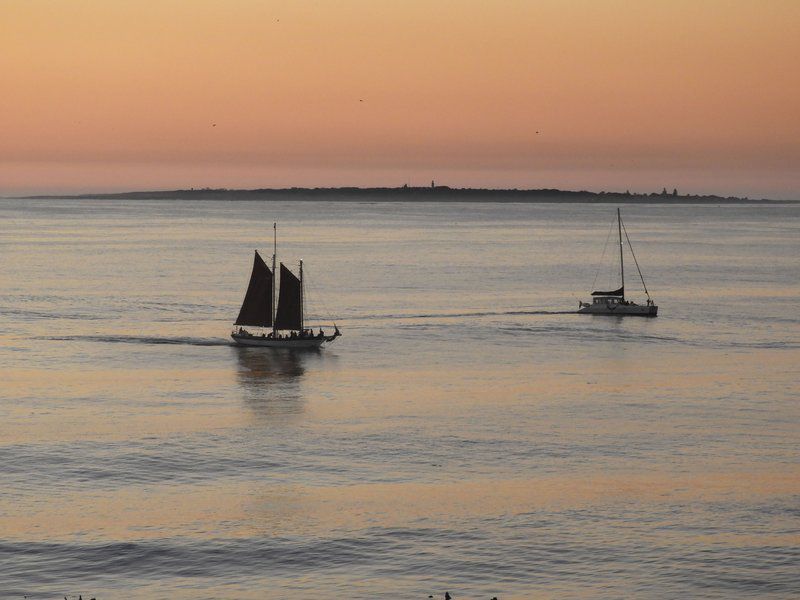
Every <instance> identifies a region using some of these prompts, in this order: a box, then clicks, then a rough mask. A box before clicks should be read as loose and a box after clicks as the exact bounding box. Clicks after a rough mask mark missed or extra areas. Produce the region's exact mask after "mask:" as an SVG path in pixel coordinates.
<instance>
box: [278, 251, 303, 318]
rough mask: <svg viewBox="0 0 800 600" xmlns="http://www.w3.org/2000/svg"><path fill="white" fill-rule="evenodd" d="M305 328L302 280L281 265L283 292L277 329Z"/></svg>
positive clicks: (279, 301) (280, 298) (281, 292)
mask: <svg viewBox="0 0 800 600" xmlns="http://www.w3.org/2000/svg"><path fill="white" fill-rule="evenodd" d="M302 328H303V289H302V285H301V284H300V280H299V279H298V278H297V277H296V276H295V275H294V273H292V272H291V271H290V270H289V269H287V268H286V266H285V265H284V264H283V263H281V291H280V296H279V298H278V311H277V312H276V313H275V329H298V330H299V329H302Z"/></svg>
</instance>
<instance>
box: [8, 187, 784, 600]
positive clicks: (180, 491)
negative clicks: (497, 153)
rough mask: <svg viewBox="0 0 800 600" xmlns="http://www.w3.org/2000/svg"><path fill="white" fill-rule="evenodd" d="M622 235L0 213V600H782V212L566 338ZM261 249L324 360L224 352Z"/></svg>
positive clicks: (744, 211)
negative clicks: (323, 335) (322, 338)
mask: <svg viewBox="0 0 800 600" xmlns="http://www.w3.org/2000/svg"><path fill="white" fill-rule="evenodd" d="M615 208H616V207H615V206H614V205H608V204H525V203H490V202H487V203H459V202H453V203H443V204H436V203H399V202H388V203H386V202H378V203H370V202H335V201H330V202H291V201H278V200H276V201H250V202H246V201H213V200H209V201H181V200H175V201H142V200H140V201H129V200H74V199H63V200H12V199H5V200H0V223H2V227H0V361H1V362H0V365H2V385H0V598H23V596H27V597H28V598H31V599H39V598H41V599H60V598H62V597H63V596H67V597H68V598H72V597H74V598H77V597H78V595H79V594H80V595H82V597H83V598H86V599H88V598H92V597H96V598H97V599H98V600H106V599H115V598H125V599H128V600H131V599H134V600H135V599H154V598H170V599H206V598H207V599H212V598H213V599H222V598H231V599H238V598H242V599H261V598H292V599H305V598H309V599H310V598H395V599H396V598H402V599H415V598H419V599H426V598H428V597H429V596H431V595H432V596H433V597H434V598H443V595H444V593H445V592H446V591H447V592H449V593H450V594H451V595H452V597H453V599H454V600H460V599H467V598H470V599H484V600H490V598H492V597H495V596H496V597H497V598H498V599H499V600H512V599H523V598H524V599H527V598H622V597H637V598H744V597H759V598H788V597H796V595H797V594H798V593H800V451H799V450H798V440H799V439H800V402H798V400H799V398H798V383H797V381H798V376H800V368H798V365H800V311H798V298H800V205H796V204H795V205H756V204H746V205H725V206H716V205H669V204H647V205H622V206H621V208H622V215H623V219H624V221H625V224H626V227H627V230H628V233H629V234H630V237H631V240H632V241H633V244H634V250H635V251H636V258H637V259H638V263H639V266H641V268H642V271H643V273H644V276H645V280H646V282H647V286H648V289H649V291H650V293H651V294H652V296H653V299H654V300H655V302H656V303H657V304H658V305H659V316H658V318H656V319H644V318H625V319H621V318H615V317H603V316H588V315H578V314H575V312H574V311H575V310H576V309H577V306H578V301H579V300H587V299H588V298H589V292H590V291H591V288H592V285H593V283H595V284H596V287H603V286H605V285H613V284H614V283H615V281H616V280H615V277H616V267H614V266H613V261H612V264H611V266H606V265H604V264H603V263H604V262H608V259H613V257H614V253H615V252H616V251H617V247H616V246H615V237H614V236H615V235H616V232H615V231H614V229H613V227H615V221H614V220H615V217H616V212H615ZM273 222H277V223H278V259H279V260H281V261H283V262H285V263H286V264H287V266H290V267H292V268H294V269H296V266H297V261H298V260H299V259H303V260H304V270H305V276H306V282H307V292H308V294H307V300H308V310H309V323H310V324H315V325H318V324H322V325H324V327H325V328H326V329H327V330H328V331H330V330H332V326H331V323H332V322H333V321H335V322H336V324H337V326H338V327H339V328H340V329H341V331H342V333H343V336H342V337H341V338H339V339H338V340H337V341H336V342H335V343H334V344H332V345H331V346H329V347H326V348H325V349H323V350H322V351H320V352H300V353H291V352H274V351H270V350H265V349H254V348H249V349H248V348H239V347H236V346H234V345H232V343H231V339H230V337H229V333H230V330H231V324H232V322H233V320H234V319H235V317H236V315H237V313H238V310H239V306H240V303H241V301H242V298H243V295H244V292H245V289H246V287H247V282H248V279H249V275H250V268H251V265H252V256H253V250H254V249H259V250H260V251H261V253H262V255H263V256H264V257H266V258H269V257H270V256H271V254H272V223H273ZM610 233H611V235H610V236H609V234H610ZM609 237H610V241H609V243H608V246H607V248H606V252H605V256H604V255H603V248H604V243H605V242H606V240H608V239H609ZM626 261H627V258H626ZM626 275H627V277H626V283H627V286H626V287H627V290H628V291H629V293H630V294H632V295H633V296H634V298H635V299H637V301H643V300H644V294H643V292H642V291H641V290H640V289H637V288H638V287H640V286H637V280H638V275H637V274H636V271H635V266H634V265H633V263H632V261H631V262H626Z"/></svg>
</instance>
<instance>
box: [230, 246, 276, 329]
mask: <svg viewBox="0 0 800 600" xmlns="http://www.w3.org/2000/svg"><path fill="white" fill-rule="evenodd" d="M281 266H283V265H281ZM236 324H237V325H251V326H254V327H271V326H272V271H270V270H269V267H268V266H267V265H266V263H265V262H264V259H262V258H261V256H259V254H258V251H256V256H255V259H254V260H253V272H252V274H251V275H250V284H249V285H248V286H247V293H246V294H245V296H244V302H242V309H241V310H240V311H239V316H238V317H237V318H236Z"/></svg>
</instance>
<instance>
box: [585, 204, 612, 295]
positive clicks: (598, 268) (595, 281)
mask: <svg viewBox="0 0 800 600" xmlns="http://www.w3.org/2000/svg"><path fill="white" fill-rule="evenodd" d="M614 221H616V219H614ZM614 221H611V225H609V226H608V235H607V236H606V243H605V244H603V254H602V255H601V256H600V262H599V263H598V265H597V271H595V274H594V280H593V281H592V289H591V290H590V291H592V292H593V291H594V290H596V289H597V288H595V287H594V284H595V283H597V277H598V276H599V275H600V269H602V268H603V259H604V258H605V257H606V250H607V249H608V240H610V239H611V232H612V231H613V230H614Z"/></svg>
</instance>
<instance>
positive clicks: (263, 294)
mask: <svg viewBox="0 0 800 600" xmlns="http://www.w3.org/2000/svg"><path fill="white" fill-rule="evenodd" d="M272 228H273V254H272V269H270V268H269V266H268V265H267V264H266V263H265V262H264V259H263V258H261V255H260V254H259V253H258V250H256V251H255V257H254V259H253V271H252V273H251V274H250V283H249V284H248V286H247V292H246V293H245V296H244V301H243V302H242V308H241V309H240V310H239V316H238V317H237V318H236V322H235V324H234V325H235V328H234V330H233V332H231V337H232V338H233V340H234V341H235V342H236V343H237V344H239V345H241V346H263V347H267V348H290V349H294V348H297V349H299V348H319V347H320V346H322V345H323V344H325V343H330V342H333V341H334V340H335V339H336V338H337V337H339V336H340V335H341V333H340V332H339V328H338V327H336V325H335V324H334V326H333V328H334V331H333V334H331V335H326V334H325V332H324V331H323V330H322V328H320V329H319V332H317V333H315V332H314V331H313V329H311V328H308V327H307V325H306V322H305V314H304V313H305V298H304V296H305V294H304V285H303V261H302V260H301V261H300V268H299V273H298V275H295V274H294V273H293V272H292V271H291V269H289V268H288V267H287V266H286V265H284V264H283V263H280V285H279V286H276V283H277V281H276V279H277V278H276V277H275V270H276V269H275V267H276V260H277V254H278V243H277V225H276V224H274V223H273V225H272ZM276 292H277V295H278V302H277V306H276V303H275V296H276ZM247 327H255V328H257V329H256V330H255V331H250V330H249V329H246V328H247Z"/></svg>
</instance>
